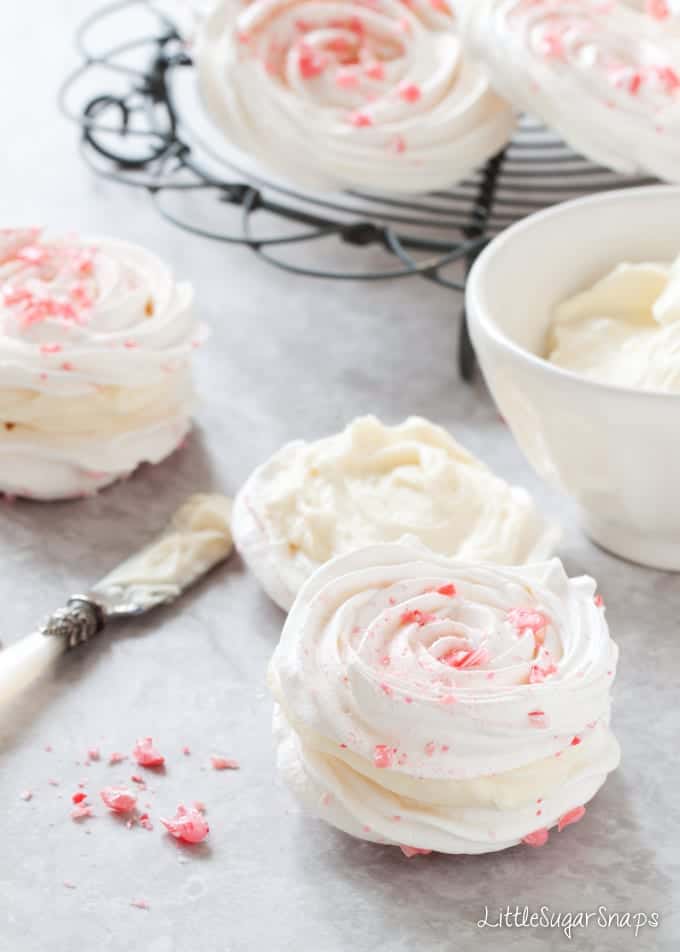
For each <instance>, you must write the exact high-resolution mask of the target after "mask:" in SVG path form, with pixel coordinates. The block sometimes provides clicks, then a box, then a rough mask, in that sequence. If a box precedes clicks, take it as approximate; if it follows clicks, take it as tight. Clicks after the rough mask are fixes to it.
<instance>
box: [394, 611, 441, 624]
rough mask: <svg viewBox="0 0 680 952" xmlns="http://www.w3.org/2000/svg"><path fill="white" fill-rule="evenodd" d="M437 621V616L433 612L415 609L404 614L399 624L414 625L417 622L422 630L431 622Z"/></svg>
mask: <svg viewBox="0 0 680 952" xmlns="http://www.w3.org/2000/svg"><path fill="white" fill-rule="evenodd" d="M436 620H437V616H436V615H433V614H432V613H431V612H421V611H420V609H419V608H415V609H411V611H407V612H404V613H403V614H402V616H401V618H400V619H399V623H400V624H402V625H412V624H413V623H414V622H415V624H416V625H419V626H420V627H421V628H422V627H423V626H424V625H427V624H428V623H429V622H431V621H436Z"/></svg>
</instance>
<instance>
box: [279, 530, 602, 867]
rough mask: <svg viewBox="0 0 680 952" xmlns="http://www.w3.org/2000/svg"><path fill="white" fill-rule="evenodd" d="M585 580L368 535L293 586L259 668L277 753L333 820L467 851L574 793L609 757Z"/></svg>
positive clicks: (561, 809) (502, 841)
mask: <svg viewBox="0 0 680 952" xmlns="http://www.w3.org/2000/svg"><path fill="white" fill-rule="evenodd" d="M616 659H617V649H616V646H615V644H614V643H613V642H612V640H611V638H610V636H609V632H608V628H607V624H606V621H605V618H604V612H603V609H602V607H601V605H600V600H599V599H596V597H595V583H594V582H593V581H592V579H588V578H578V579H571V580H570V579H568V578H567V576H566V575H565V573H564V570H563V568H562V566H561V564H560V563H559V561H558V560H552V561H550V562H546V563H542V564H536V565H532V566H528V567H517V568H501V567H494V566H491V565H489V564H474V563H464V562H461V561H452V560H449V559H445V558H443V557H441V556H437V555H435V554H434V553H431V552H429V551H428V550H427V549H425V548H424V547H423V546H420V545H417V544H412V543H404V544H391V545H381V546H375V547H369V548H367V549H362V550H359V551H356V552H354V553H350V554H348V555H345V556H342V557H339V558H337V559H335V560H333V561H332V562H329V563H327V564H326V565H325V566H323V567H322V568H321V569H319V570H318V572H316V573H315V575H314V576H313V577H312V578H311V579H310V580H309V581H308V582H307V583H306V584H305V586H304V587H303V589H302V590H301V592H300V594H299V596H298V598H297V600H296V602H295V605H294V606H293V609H292V610H291V613H290V615H289V616H288V619H287V621H286V624H285V626H284V630H283V634H282V637H281V641H280V643H279V645H278V647H277V649H276V651H275V653H274V656H273V659H272V662H271V666H270V675H269V680H270V685H271V689H272V692H273V694H274V697H275V700H276V702H277V707H276V712H275V730H276V735H277V739H278V745H279V764H280V767H281V769H282V771H283V774H284V776H285V778H286V779H287V780H288V782H289V783H290V784H291V786H292V788H293V789H294V791H295V792H296V793H297V794H298V795H299V796H301V798H302V799H303V801H304V802H305V803H306V804H307V805H308V806H309V807H310V808H311V809H313V810H314V811H315V812H317V813H318V814H319V815H320V816H321V817H322V818H324V819H326V820H327V821H328V822H330V823H331V824H333V825H335V826H337V827H339V828H340V829H343V830H345V831H346V832H348V833H351V834H353V835H355V836H359V837H361V838H363V839H369V840H374V841H376V842H385V843H394V844H398V845H402V846H404V845H405V846H408V847H416V848H417V849H421V850H439V851H442V852H451V853H457V852H463V853H480V852H487V851H492V850H498V849H503V848H505V847H507V846H512V845H514V844H516V843H518V842H519V841H520V840H522V839H524V838H525V837H527V836H531V834H532V833H534V832H535V831H537V830H539V829H540V830H543V829H546V830H547V829H549V828H550V827H552V826H554V825H556V824H557V823H558V822H559V820H560V817H564V816H565V815H567V814H569V813H570V811H572V810H574V809H576V808H578V807H582V806H583V804H584V803H586V802H587V801H588V800H589V799H590V798H591V797H592V796H593V795H594V794H595V792H596V791H597V790H598V789H599V787H600V786H601V785H602V783H603V782H604V780H605V779H606V776H607V774H608V772H609V771H611V770H613V769H614V768H615V767H616V766H617V764H618V760H619V750H618V745H617V743H616V740H615V739H614V737H613V735H612V733H611V731H610V729H609V719H610V687H611V683H612V680H613V677H614V673H615V668H616Z"/></svg>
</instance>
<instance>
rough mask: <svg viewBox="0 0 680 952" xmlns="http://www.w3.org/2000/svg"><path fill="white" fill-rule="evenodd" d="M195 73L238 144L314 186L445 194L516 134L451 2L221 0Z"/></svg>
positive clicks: (205, 33)
mask: <svg viewBox="0 0 680 952" xmlns="http://www.w3.org/2000/svg"><path fill="white" fill-rule="evenodd" d="M197 66H198V73H199V82H200V87H201V91H202V94H203V97H204V99H205V103H206V106H207V108H208V110H209V112H210V113H211V114H212V116H213V118H214V119H215V121H216V123H217V124H218V126H219V127H220V129H221V130H222V131H223V133H224V134H225V136H226V137H227V139H228V140H230V141H231V142H233V143H234V144H235V145H237V146H238V147H240V148H241V149H242V150H244V151H245V152H248V153H249V154H250V155H252V156H253V157H255V158H257V159H259V160H260V161H261V162H262V163H263V165H265V166H267V167H269V168H272V169H275V170H278V171H280V172H282V173H283V174H284V175H285V176H286V177H287V178H289V179H291V180H293V181H296V182H301V183H302V184H304V185H307V186H309V187H314V188H317V187H318V188H324V189H325V188H337V187H362V188H371V189H377V190H380V191H383V192H384V191H387V192H420V191H429V190H432V189H437V188H443V187H446V186H448V185H451V184H453V183H454V182H456V181H458V180H459V179H460V178H462V177H464V176H465V175H467V174H468V173H469V172H471V171H472V170H473V169H475V168H476V167H478V166H479V165H481V164H482V163H483V162H484V161H485V160H486V159H488V158H489V157H490V156H491V155H493V154H495V153H496V152H498V151H499V150H500V149H501V148H502V147H503V146H504V145H505V143H506V142H507V140H508V139H509V138H510V136H511V135H512V132H513V129H514V118H513V115H512V110H511V109H510V107H509V106H508V105H507V103H505V101H504V100H501V99H500V98H499V97H498V96H497V95H496V94H495V93H493V92H492V91H491V90H490V88H489V85H488V82H487V80H486V78H485V77H484V75H483V74H482V72H481V71H480V69H479V68H478V67H477V65H476V64H474V63H472V62H471V61H470V60H469V59H468V58H467V57H466V56H464V55H463V51H462V47H461V42H460V39H459V37H458V36H457V35H456V29H455V20H454V17H453V14H452V12H451V8H450V6H449V4H448V3H447V0H437V2H436V3H435V2H431V0H413V2H409V3H408V4H406V3H401V2H399V0H381V2H380V3H379V4H376V3H373V2H368V0H365V2H362V0H338V2H321V0H254V2H251V3H239V2H233V0H224V2H221V3H218V5H217V7H216V8H215V10H214V12H213V13H212V15H211V16H210V17H208V18H207V20H206V22H205V24H204V27H203V29H202V31H201V34H200V36H199V42H198V49H197Z"/></svg>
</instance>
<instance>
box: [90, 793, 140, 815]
mask: <svg viewBox="0 0 680 952" xmlns="http://www.w3.org/2000/svg"><path fill="white" fill-rule="evenodd" d="M99 796H100V797H101V798H102V800H103V801H104V803H105V804H106V806H107V807H108V808H109V810H113V812H114V813H129V812H130V810H133V809H134V808H135V806H136V804H137V797H136V796H135V795H134V793H130V791H129V790H128V789H127V788H126V787H104V789H103V790H102V791H101V792H100V794H99Z"/></svg>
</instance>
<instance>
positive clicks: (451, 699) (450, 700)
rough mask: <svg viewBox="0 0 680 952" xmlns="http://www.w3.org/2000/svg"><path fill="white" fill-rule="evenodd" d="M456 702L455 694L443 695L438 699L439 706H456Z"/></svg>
mask: <svg viewBox="0 0 680 952" xmlns="http://www.w3.org/2000/svg"><path fill="white" fill-rule="evenodd" d="M457 702H458V698H457V697H456V696H455V694H444V695H443V697H442V698H441V699H440V702H439V703H440V704H456V703H457Z"/></svg>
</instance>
